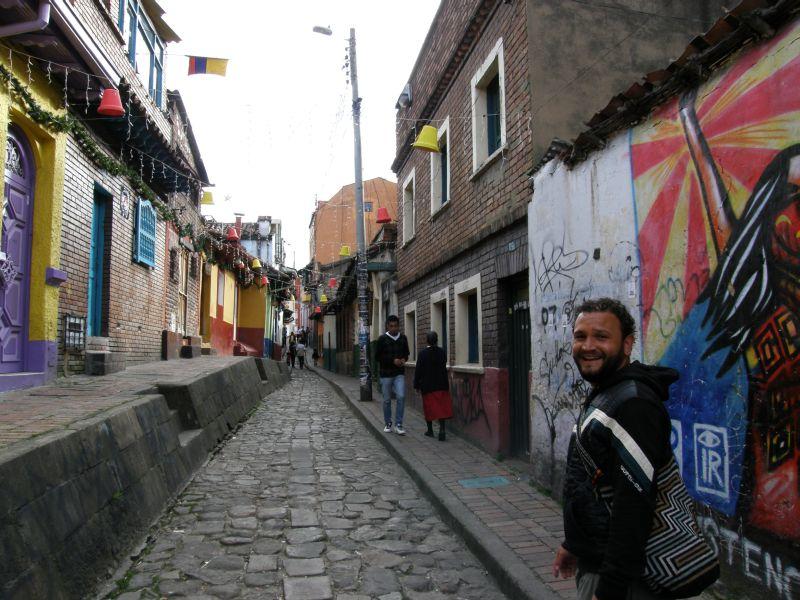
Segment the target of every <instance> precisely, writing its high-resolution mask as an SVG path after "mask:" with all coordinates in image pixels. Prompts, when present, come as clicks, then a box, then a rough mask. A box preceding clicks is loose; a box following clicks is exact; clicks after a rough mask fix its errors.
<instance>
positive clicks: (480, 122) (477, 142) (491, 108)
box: [472, 38, 506, 172]
mask: <svg viewBox="0 0 800 600" xmlns="http://www.w3.org/2000/svg"><path fill="white" fill-rule="evenodd" d="M505 143H506V100H505V74H504V62H503V38H500V39H499V40H498V41H497V44H495V47H494V48H493V49H492V51H491V52H490V53H489V56H487V57H486V60H485V61H484V62H483V64H482V65H481V67H480V69H478V71H477V73H475V75H474V77H473V78H472V171H473V172H476V171H478V169H480V168H481V167H482V166H483V165H484V164H486V162H487V161H488V160H489V159H490V158H492V157H493V156H494V155H495V154H497V153H499V152H501V151H502V149H503V147H504V146H505Z"/></svg>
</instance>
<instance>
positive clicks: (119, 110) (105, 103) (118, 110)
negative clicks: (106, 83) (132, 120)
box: [97, 88, 125, 117]
mask: <svg viewBox="0 0 800 600" xmlns="http://www.w3.org/2000/svg"><path fill="white" fill-rule="evenodd" d="M97 114H98V115H103V116H104V117H121V116H122V115H124V114H125V109H124V108H123V107H122V100H121V99H120V97H119V90H117V89H116V88H107V89H105V90H103V97H102V98H101V99H100V106H98V107H97Z"/></svg>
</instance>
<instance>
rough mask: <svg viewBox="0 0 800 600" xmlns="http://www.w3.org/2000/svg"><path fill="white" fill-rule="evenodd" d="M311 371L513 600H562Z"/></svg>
mask: <svg viewBox="0 0 800 600" xmlns="http://www.w3.org/2000/svg"><path fill="white" fill-rule="evenodd" d="M308 370H309V371H311V372H312V373H314V374H316V375H317V376H319V377H320V378H321V379H324V380H325V381H327V382H328V383H329V384H330V386H331V387H332V388H333V389H334V391H335V392H336V393H337V394H338V395H339V396H341V397H342V399H343V400H345V401H346V403H347V405H348V406H349V407H350V408H351V410H352V411H353V412H354V413H355V415H356V416H357V417H358V418H359V419H360V420H361V421H362V422H363V423H364V424H365V425H366V426H367V429H368V430H369V431H370V433H372V435H373V436H375V438H377V439H378V441H379V442H381V443H382V444H383V445H384V446H385V447H386V449H387V450H388V451H389V453H390V454H391V455H392V457H393V458H394V459H395V460H397V462H398V463H399V464H400V465H401V466H402V467H403V468H404V469H405V470H406V471H407V472H408V474H409V475H410V476H411V478H412V479H413V480H414V482H415V483H416V484H417V485H418V486H419V487H420V489H421V490H422V492H423V493H424V494H425V496H426V497H427V498H428V499H429V500H430V501H431V503H432V504H433V505H434V506H435V507H436V508H437V510H438V511H439V513H440V514H441V515H442V517H443V518H444V520H445V521H446V522H447V524H448V525H450V526H451V527H452V528H453V529H454V530H455V531H456V532H457V533H458V534H459V535H460V536H461V537H462V538H463V539H464V541H465V542H466V544H467V546H468V547H469V549H470V550H472V552H474V553H475V555H476V556H477V557H478V559H479V560H480V561H481V562H482V563H483V565H484V567H486V569H487V571H488V572H489V573H490V574H491V576H492V577H493V578H494V579H495V580H496V581H497V583H498V585H499V587H500V589H501V590H502V591H503V593H505V594H506V595H507V596H508V597H509V598H512V599H513V600H560V599H559V596H558V595H556V594H555V593H553V592H552V591H551V590H550V589H549V588H548V587H547V586H546V585H545V584H544V583H543V582H542V581H541V580H540V579H539V577H538V575H536V573H534V572H533V571H532V570H531V569H530V568H528V566H527V565H526V564H525V563H524V562H523V561H522V560H521V559H520V558H519V557H518V556H517V555H516V553H515V552H514V551H513V550H511V549H510V548H509V547H508V546H507V545H506V544H505V543H504V542H503V541H502V540H501V539H500V537H499V536H498V535H497V534H495V533H494V532H492V531H491V530H490V529H489V528H487V527H486V526H485V525H484V524H483V523H481V522H480V520H479V519H478V518H477V517H476V516H475V515H474V514H473V513H472V511H470V510H469V509H468V508H467V507H466V506H464V504H463V503H462V502H461V501H460V500H459V499H458V498H456V496H455V495H454V494H453V493H452V492H451V491H450V490H448V489H447V487H446V486H445V485H444V484H443V483H442V482H441V481H440V480H439V479H438V478H437V477H436V476H435V475H434V474H433V473H431V471H430V469H428V467H426V466H425V465H423V464H422V463H421V462H419V461H418V460H416V459H414V458H411V457H408V456H406V455H405V453H404V452H403V443H402V441H401V440H400V438H399V436H396V435H387V434H385V433H383V428H382V427H381V426H380V424H379V423H376V422H375V420H374V418H373V417H372V415H371V414H370V413H368V412H367V411H366V410H365V409H364V408H363V407H362V406H361V404H360V402H359V400H358V399H353V398H351V397H350V396H349V395H348V394H347V393H346V392H345V391H344V390H343V389H342V387H341V386H340V385H339V384H337V383H336V382H335V381H334V380H333V379H329V378H328V377H327V373H326V372H325V371H324V370H322V369H319V368H317V369H315V368H313V367H311V368H309V369H308Z"/></svg>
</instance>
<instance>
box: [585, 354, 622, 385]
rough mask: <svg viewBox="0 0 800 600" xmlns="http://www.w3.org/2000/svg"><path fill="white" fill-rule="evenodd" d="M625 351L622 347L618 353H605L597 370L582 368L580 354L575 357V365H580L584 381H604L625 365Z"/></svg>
mask: <svg viewBox="0 0 800 600" xmlns="http://www.w3.org/2000/svg"><path fill="white" fill-rule="evenodd" d="M625 358H626V357H625V352H624V351H623V350H622V348H620V351H619V352H618V353H617V354H611V355H605V358H603V361H602V364H601V365H600V368H599V369H597V371H584V370H583V368H581V363H580V356H579V357H578V358H576V359H575V366H577V367H578V372H579V373H580V374H581V377H583V379H584V381H587V382H589V383H593V384H594V383H602V382H603V380H605V379H607V378H608V377H610V376H611V375H612V374H613V373H614V372H615V371H618V370H619V369H620V367H622V366H623V364H624V363H625Z"/></svg>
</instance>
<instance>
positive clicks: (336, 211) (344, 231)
mask: <svg viewBox="0 0 800 600" xmlns="http://www.w3.org/2000/svg"><path fill="white" fill-rule="evenodd" d="M363 188H364V203H365V204H366V203H367V202H371V203H372V210H371V211H369V212H367V211H365V212H364V225H365V229H364V239H365V240H366V243H367V244H369V243H370V241H371V240H372V238H373V237H374V236H375V234H376V233H377V232H378V229H380V228H381V225H380V224H378V223H376V219H377V217H378V208H381V207H382V208H385V209H387V211H388V212H389V217H390V218H391V219H392V220H394V219H396V218H397V184H395V183H394V182H392V181H388V180H386V179H383V178H382V177H376V178H375V179H368V180H367V181H364V182H363ZM355 202H356V195H355V185H354V184H350V185H346V186H344V187H343V188H341V189H340V190H339V191H338V192H337V193H336V195H334V196H333V197H332V198H330V199H329V200H328V201H327V202H321V203H320V204H319V206H318V207H317V210H316V214H315V218H314V222H313V226H312V228H311V232H310V233H311V237H312V246H311V247H312V249H313V253H312V254H313V255H312V258H313V259H314V260H315V261H316V262H317V263H318V264H321V265H327V264H330V263H332V262H336V261H338V260H341V258H342V257H340V256H339V251H340V250H341V247H342V245H343V244H346V245H349V246H350V251H351V252H352V253H353V255H355V253H356V220H355Z"/></svg>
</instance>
